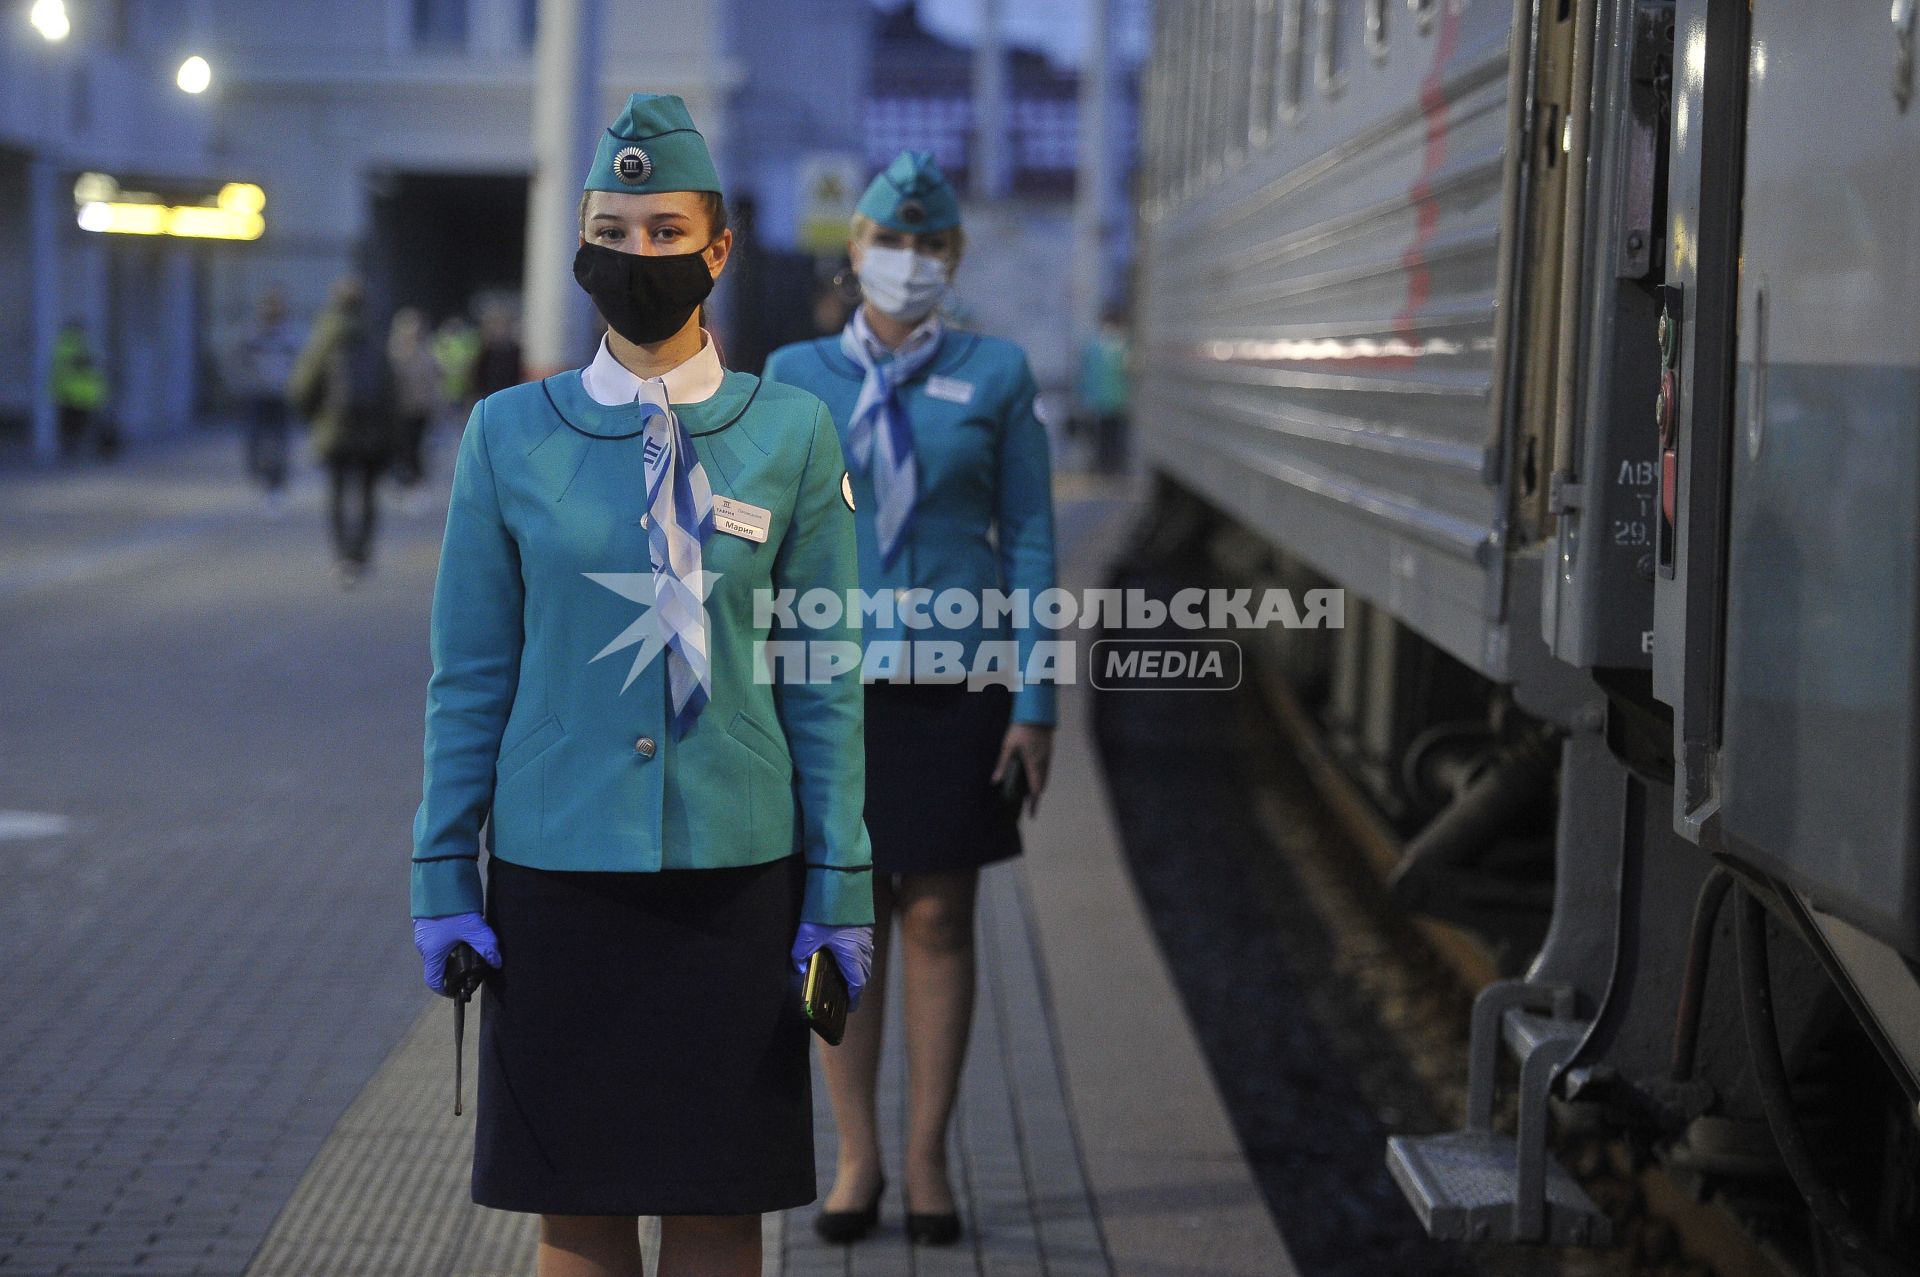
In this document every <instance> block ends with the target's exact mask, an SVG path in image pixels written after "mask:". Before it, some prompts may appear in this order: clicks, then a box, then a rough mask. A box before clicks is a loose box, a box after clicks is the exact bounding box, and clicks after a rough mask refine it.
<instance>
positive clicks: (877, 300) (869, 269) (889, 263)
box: [860, 247, 947, 321]
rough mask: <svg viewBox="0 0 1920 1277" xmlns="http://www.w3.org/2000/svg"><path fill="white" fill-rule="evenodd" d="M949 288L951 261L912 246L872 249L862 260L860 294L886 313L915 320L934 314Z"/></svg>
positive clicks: (894, 316) (878, 309)
mask: <svg viewBox="0 0 1920 1277" xmlns="http://www.w3.org/2000/svg"><path fill="white" fill-rule="evenodd" d="M946 291H947V264H946V262H944V261H942V260H941V259H940V258H938V257H928V256H927V255H926V254H925V253H916V252H914V251H913V250H912V249H910V248H877V247H876V248H869V249H867V251H866V253H865V254H864V255H863V256H862V257H861V259H860V294H861V296H863V297H865V298H866V299H867V303H868V304H869V305H870V306H872V307H873V308H874V309H875V310H877V311H879V312H880V313H881V314H883V315H887V316H890V317H891V318H894V319H899V320H906V321H914V320H919V319H923V318H925V317H926V316H927V315H929V314H932V313H933V308H934V307H935V306H938V305H939V304H940V298H941V296H942V295H943V294H944V293H945V292H946Z"/></svg>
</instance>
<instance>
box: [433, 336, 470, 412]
mask: <svg viewBox="0 0 1920 1277" xmlns="http://www.w3.org/2000/svg"><path fill="white" fill-rule="evenodd" d="M479 355H480V334H479V333H478V332H477V331H475V330H474V327H473V325H472V324H470V323H468V322H467V321H466V319H465V318H464V317H463V316H460V315H449V316H447V317H446V318H445V319H443V320H441V321H440V327H438V328H436V329H435V330H434V333H433V357H434V359H435V360H437V361H438V362H439V364H440V401H441V402H442V403H444V404H445V405H446V406H447V411H448V414H449V415H452V416H457V417H458V418H459V419H460V420H461V421H465V420H466V419H467V414H468V413H470V412H472V411H473V405H474V400H475V395H474V393H473V364H474V360H475V359H477V358H479Z"/></svg>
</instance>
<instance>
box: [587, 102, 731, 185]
mask: <svg viewBox="0 0 1920 1277" xmlns="http://www.w3.org/2000/svg"><path fill="white" fill-rule="evenodd" d="M586 189H587V190H589V191H631V192H632V193H634V194H636V195H651V194H652V193H654V192H655V191H716V192H717V191H719V189H720V174H719V173H717V172H715V171H714V167H713V157H712V156H711V155H709V154H707V140H706V139H705V138H703V137H701V136H700V134H699V132H698V131H697V130H696V129H695V128H694V127H693V117H692V116H691V115H689V114H687V104H686V103H685V102H682V101H681V100H680V99H679V98H678V97H676V96H674V95H673V94H671V93H636V94H634V95H633V96H632V97H630V98H628V99H627V109H626V110H624V111H622V112H620V118H619V119H617V120H615V121H614V122H613V123H612V125H610V126H609V127H608V129H607V131H606V132H604V133H602V134H601V135H600V145H599V147H598V148H597V149H596V150H595V151H594V154H593V167H592V168H591V169H589V170H588V171H587V185H586Z"/></svg>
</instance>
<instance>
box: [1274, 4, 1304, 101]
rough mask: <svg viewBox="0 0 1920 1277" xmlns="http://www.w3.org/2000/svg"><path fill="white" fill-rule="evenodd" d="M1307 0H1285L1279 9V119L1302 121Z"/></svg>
mask: <svg viewBox="0 0 1920 1277" xmlns="http://www.w3.org/2000/svg"><path fill="white" fill-rule="evenodd" d="M1306 25H1307V0H1284V7H1283V8H1282V9H1281V11H1280V118H1281V119H1282V120H1284V121H1286V122H1287V123H1288V124H1296V123H1298V122H1299V120H1300V108H1301V106H1302V104H1303V103H1304V101H1305V99H1306V93H1307V83H1306V82H1307V47H1306V46H1307V32H1306Z"/></svg>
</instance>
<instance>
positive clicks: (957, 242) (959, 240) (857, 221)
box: [848, 213, 967, 263]
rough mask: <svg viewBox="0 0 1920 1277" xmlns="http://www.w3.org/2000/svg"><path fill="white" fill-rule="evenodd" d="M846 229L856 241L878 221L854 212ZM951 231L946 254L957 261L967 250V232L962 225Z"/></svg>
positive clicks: (876, 225) (875, 229) (871, 229)
mask: <svg viewBox="0 0 1920 1277" xmlns="http://www.w3.org/2000/svg"><path fill="white" fill-rule="evenodd" d="M848 229H849V236H850V238H852V239H853V240H855V241H856V242H857V241H860V240H864V239H865V238H866V237H867V235H868V234H869V233H871V232H873V231H877V230H879V229H880V223H878V222H876V221H874V220H873V219H872V218H871V217H868V216H867V215H866V214H865V213H855V214H854V215H853V217H852V218H851V219H850V220H849V222H848ZM951 233H952V235H953V249H952V251H951V252H950V253H949V254H948V256H949V258H950V259H951V262H952V263H958V262H959V260H960V258H961V256H962V255H964V254H965V253H966V251H967V232H966V230H965V229H964V228H963V227H959V226H955V227H954V228H953V229H952V232H951Z"/></svg>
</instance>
